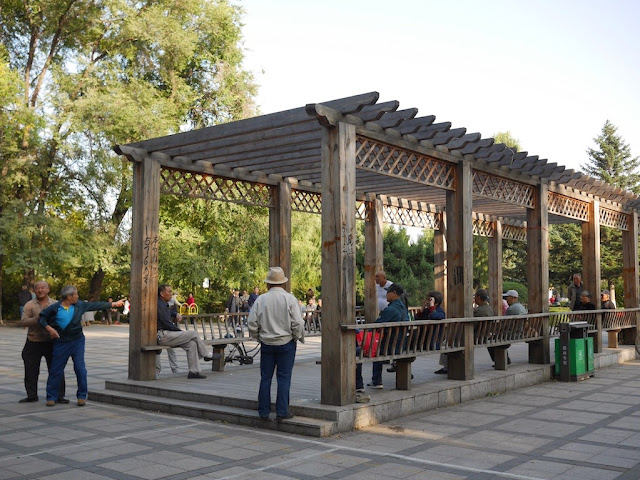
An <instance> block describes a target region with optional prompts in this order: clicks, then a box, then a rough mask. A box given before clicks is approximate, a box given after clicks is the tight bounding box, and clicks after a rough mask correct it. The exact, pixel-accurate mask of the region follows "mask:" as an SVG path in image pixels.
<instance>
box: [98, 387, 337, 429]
mask: <svg viewBox="0 0 640 480" xmlns="http://www.w3.org/2000/svg"><path fill="white" fill-rule="evenodd" d="M163 394H164V395H166V391H164V390H163ZM89 400H92V401H96V402H102V403H109V404H112V405H120V406H123V407H128V408H137V409H140V410H150V411H154V412H162V413H169V414H173V415H182V416H186V417H193V418H198V419H205V420H214V421H222V422H225V423H227V424H236V425H243V426H247V427H256V428H262V429H265V430H276V431H280V432H287V433H295V434H298V435H307V436H310V437H328V436H330V435H332V434H334V433H336V432H337V426H336V422H332V421H330V420H322V419H317V418H311V417H302V416H298V415H296V416H295V417H293V418H292V419H289V420H282V421H276V420H275V419H274V415H273V414H271V418H270V419H269V420H263V419H261V418H260V417H259V416H258V412H257V410H256V409H255V408H243V407H240V406H230V405H221V404H215V403H214V404H211V403H207V402H204V401H202V399H201V398H200V399H199V400H198V401H193V400H184V399H178V398H174V397H167V396H158V395H154V394H148V395H147V394H141V393H132V392H127V391H122V390H112V389H108V388H105V389H104V390H96V389H92V390H91V391H90V392H89Z"/></svg>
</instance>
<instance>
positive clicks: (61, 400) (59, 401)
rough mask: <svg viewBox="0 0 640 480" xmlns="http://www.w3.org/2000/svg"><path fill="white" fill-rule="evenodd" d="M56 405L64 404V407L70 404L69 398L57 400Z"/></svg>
mask: <svg viewBox="0 0 640 480" xmlns="http://www.w3.org/2000/svg"><path fill="white" fill-rule="evenodd" d="M56 403H62V404H63V405H66V404H67V403H69V399H68V398H64V397H60V398H58V399H57V400H56Z"/></svg>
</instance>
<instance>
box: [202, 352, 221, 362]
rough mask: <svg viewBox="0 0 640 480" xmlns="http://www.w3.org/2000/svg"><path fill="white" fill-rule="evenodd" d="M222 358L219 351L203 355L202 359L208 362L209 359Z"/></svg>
mask: <svg viewBox="0 0 640 480" xmlns="http://www.w3.org/2000/svg"><path fill="white" fill-rule="evenodd" d="M221 358H222V355H221V354H219V353H214V354H212V355H211V356H210V357H204V358H203V360H204V361H205V362H210V361H211V360H220V359H221Z"/></svg>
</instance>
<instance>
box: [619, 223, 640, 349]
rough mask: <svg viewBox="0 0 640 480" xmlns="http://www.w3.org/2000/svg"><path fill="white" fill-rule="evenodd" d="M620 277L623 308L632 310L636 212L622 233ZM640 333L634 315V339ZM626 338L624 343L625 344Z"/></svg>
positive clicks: (635, 299)
mask: <svg viewBox="0 0 640 480" xmlns="http://www.w3.org/2000/svg"><path fill="white" fill-rule="evenodd" d="M622 266H623V270H622V277H623V280H624V292H623V293H624V307H625V308H633V307H638V306H640V305H639V304H638V212H636V211H635V210H634V211H633V213H631V214H630V215H629V228H628V230H626V231H623V232H622ZM638 332H640V317H638V314H637V313H636V328H635V332H634V333H635V335H633V338H632V339H631V343H633V342H634V341H635V337H636V335H637V334H638ZM627 340H628V339H627V338H625V339H624V342H625V343H627Z"/></svg>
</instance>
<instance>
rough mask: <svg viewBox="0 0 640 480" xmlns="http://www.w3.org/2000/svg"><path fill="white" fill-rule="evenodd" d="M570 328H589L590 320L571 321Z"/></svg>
mask: <svg viewBox="0 0 640 480" xmlns="http://www.w3.org/2000/svg"><path fill="white" fill-rule="evenodd" d="M569 328H589V323H588V322H569Z"/></svg>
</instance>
